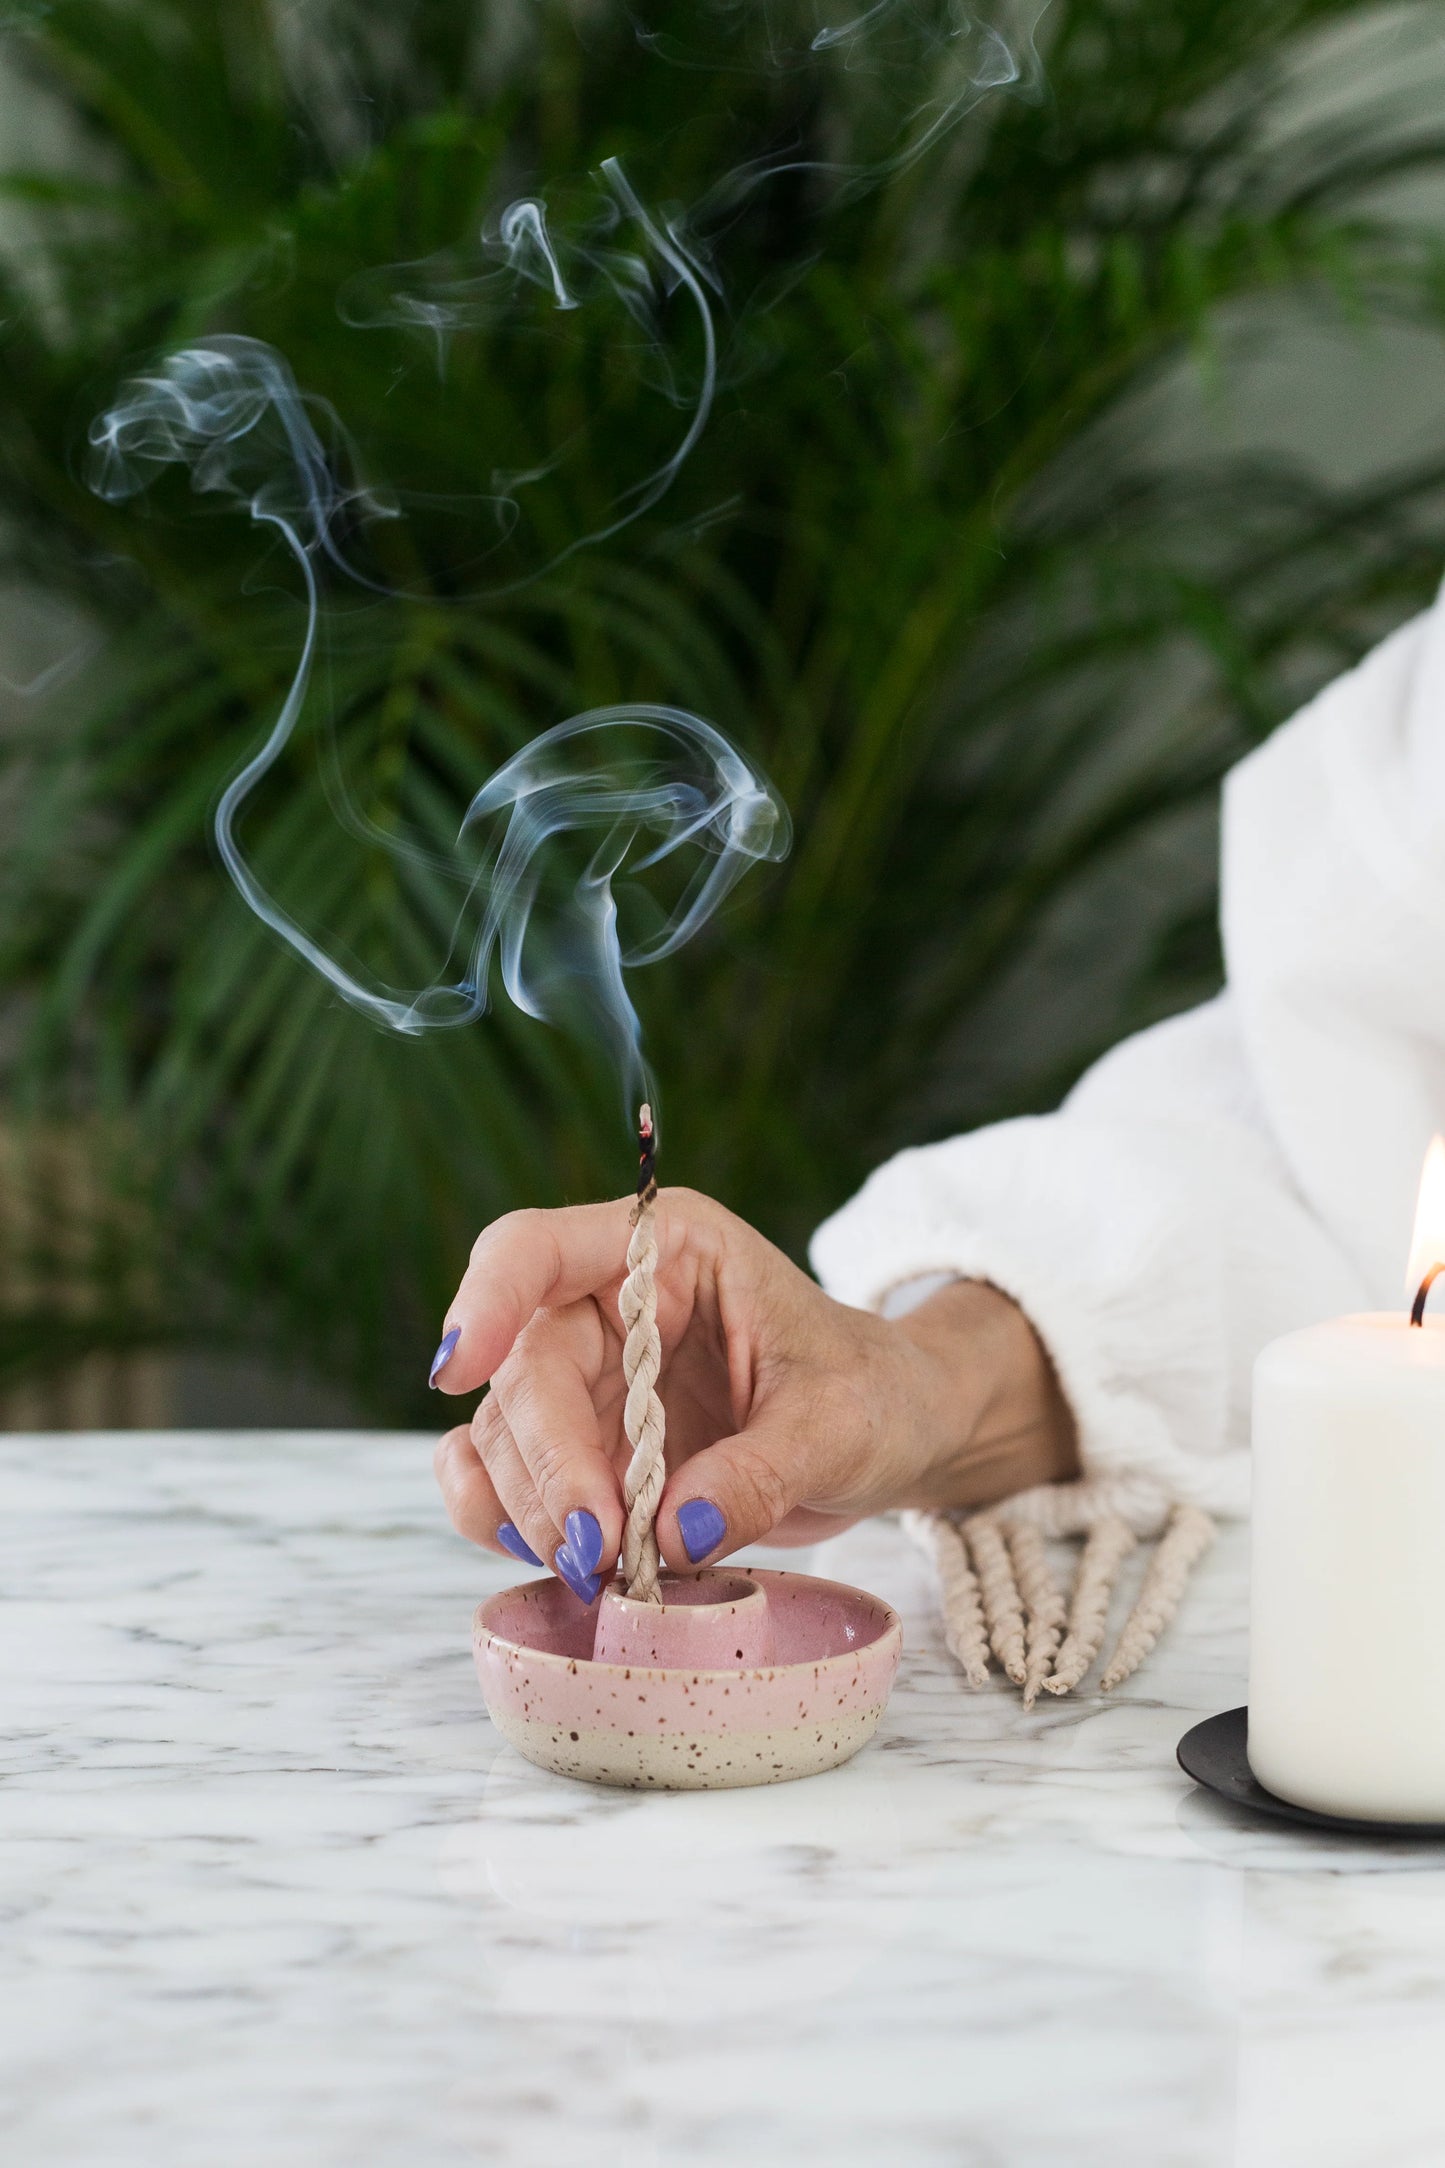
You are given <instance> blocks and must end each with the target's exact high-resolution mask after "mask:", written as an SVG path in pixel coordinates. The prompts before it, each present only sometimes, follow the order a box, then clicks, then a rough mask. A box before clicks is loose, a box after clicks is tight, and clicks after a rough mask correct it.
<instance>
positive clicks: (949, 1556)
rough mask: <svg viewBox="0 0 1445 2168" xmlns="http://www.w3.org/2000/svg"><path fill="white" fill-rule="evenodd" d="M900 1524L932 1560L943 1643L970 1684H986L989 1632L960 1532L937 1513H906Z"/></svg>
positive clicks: (976, 1578)
mask: <svg viewBox="0 0 1445 2168" xmlns="http://www.w3.org/2000/svg"><path fill="white" fill-rule="evenodd" d="M903 1526H904V1529H905V1531H906V1532H907V1533H908V1534H909V1535H910V1536H911V1537H912V1538H913V1540H914V1542H915V1543H917V1544H919V1545H920V1546H921V1547H922V1548H923V1549H924V1550H926V1551H927V1553H928V1555H929V1557H930V1558H931V1559H932V1560H933V1566H934V1571H935V1572H936V1573H937V1575H938V1588H939V1594H940V1595H941V1597H942V1599H943V1640H944V1646H945V1647H946V1648H947V1650H948V1652H949V1654H950V1655H951V1656H953V1657H955V1658H956V1659H957V1661H958V1663H959V1665H960V1667H961V1669H962V1671H963V1675H964V1677H965V1678H966V1679H967V1681H968V1683H969V1685H970V1686H973V1687H978V1686H987V1684H988V1635H987V1633H986V1632H985V1630H984V1623H983V1604H982V1603H981V1601H980V1600H979V1592H978V1576H977V1575H976V1574H975V1572H974V1570H973V1568H972V1566H971V1565H970V1564H969V1562H968V1545H967V1544H966V1543H965V1542H964V1540H963V1536H962V1533H961V1532H960V1530H959V1529H957V1528H956V1527H955V1526H954V1524H953V1522H952V1521H948V1520H944V1519H943V1517H942V1516H941V1515H940V1514H936V1513H912V1512H909V1513H905V1514H904V1515H903Z"/></svg>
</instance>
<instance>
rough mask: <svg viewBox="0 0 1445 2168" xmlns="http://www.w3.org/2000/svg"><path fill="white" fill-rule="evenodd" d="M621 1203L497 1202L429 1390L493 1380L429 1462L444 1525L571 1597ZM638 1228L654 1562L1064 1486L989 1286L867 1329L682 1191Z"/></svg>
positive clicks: (590, 1523) (615, 1510)
mask: <svg viewBox="0 0 1445 2168" xmlns="http://www.w3.org/2000/svg"><path fill="white" fill-rule="evenodd" d="M628 1212H629V1205H628V1204H627V1203H626V1202H619V1203H616V1204H596V1205H580V1206H576V1207H573V1208H571V1209H569V1210H565V1211H559V1212H514V1213H511V1214H509V1215H508V1217H507V1218H505V1219H501V1220H498V1221H497V1222H496V1223H495V1225H493V1226H491V1227H489V1228H488V1229H487V1230H486V1232H485V1233H484V1234H483V1235H482V1236H481V1237H480V1238H479V1240H478V1242H477V1244H476V1247H475V1249H474V1250H473V1252H472V1259H471V1263H470V1265H469V1266H468V1268H467V1273H466V1277H465V1278H464V1280H463V1281H462V1284H461V1286H460V1288H459V1289H458V1290H457V1295H456V1299H455V1301H454V1302H453V1303H452V1305H451V1308H450V1310H449V1311H448V1313H447V1320H446V1337H444V1338H443V1343H442V1348H441V1349H439V1350H438V1357H439V1364H440V1367H439V1369H437V1370H436V1371H434V1382H435V1383H436V1384H438V1385H439V1386H440V1387H441V1388H442V1390H443V1391H444V1392H448V1393H469V1392H474V1391H475V1390H476V1389H477V1388H478V1387H479V1386H481V1385H485V1384H488V1383H490V1386H491V1390H490V1392H489V1393H488V1394H487V1396H486V1398H485V1399H484V1400H483V1401H482V1402H481V1404H480V1406H479V1407H478V1408H477V1410H476V1412H475V1414H474V1415H473V1417H472V1419H471V1422H470V1423H469V1424H462V1425H460V1426H459V1427H458V1428H457V1429H455V1430H452V1431H449V1432H448V1433H447V1435H446V1437H445V1438H443V1439H442V1441H441V1444H440V1445H439V1446H438V1448H437V1475H438V1478H439V1480H440V1482H441V1486H442V1491H443V1493H444V1495H445V1498H446V1503H447V1511H448V1512H449V1514H450V1515H451V1518H452V1521H453V1523H454V1524H455V1526H456V1527H457V1528H458V1529H459V1530H460V1531H461V1533H462V1534H463V1535H465V1536H469V1537H470V1538H471V1539H472V1540H473V1542H476V1543H482V1544H486V1545H489V1546H491V1547H492V1548H494V1549H499V1550H505V1551H510V1552H512V1553H513V1555H516V1556H526V1555H528V1553H529V1552H530V1554H531V1555H532V1556H533V1557H534V1559H535V1561H536V1562H537V1563H539V1564H540V1563H541V1562H542V1560H544V1559H545V1560H549V1561H551V1562H552V1563H553V1564H554V1566H555V1568H556V1570H557V1572H558V1573H560V1574H561V1575H562V1577H563V1578H564V1579H565V1580H566V1581H567V1582H568V1583H569V1585H570V1586H572V1587H573V1588H574V1589H575V1590H576V1591H577V1593H578V1594H579V1595H580V1596H582V1597H583V1598H584V1599H585V1600H587V1601H590V1600H591V1598H592V1596H593V1595H594V1594H595V1593H596V1589H597V1585H598V1577H599V1575H601V1574H603V1573H605V1572H607V1571H609V1570H610V1568H611V1567H612V1566H613V1564H614V1563H615V1561H616V1558H617V1553H618V1549H619V1546H620V1544H621V1539H622V1525H623V1518H624V1509H623V1503H622V1476H623V1471H624V1470H625V1468H626V1466H627V1461H628V1458H629V1451H630V1449H629V1447H628V1444H627V1440H626V1437H625V1435H624V1432H623V1428H622V1407H623V1400H624V1392H623V1381H622V1340H623V1331H622V1324H621V1320H620V1318H619V1316H618V1312H617V1294H618V1289H619V1287H620V1285H621V1283H622V1279H623V1275H624V1271H625V1264H624V1259H625V1256H626V1250H627V1239H628V1233H629V1225H628ZM656 1233H657V1246H658V1262H657V1323H658V1329H659V1332H660V1334H661V1339H662V1375H661V1378H660V1380H659V1391H660V1392H661V1394H662V1398H663V1402H664V1404H665V1406H666V1409H667V1461H668V1478H667V1485H666V1488H665V1489H664V1491H663V1494H662V1502H661V1504H660V1506H659V1508H658V1514H657V1539H658V1544H659V1547H660V1549H661V1552H662V1555H663V1558H664V1559H665V1560H666V1562H667V1564H668V1565H669V1566H671V1567H674V1568H676V1569H686V1568H687V1567H688V1566H690V1565H698V1564H700V1563H701V1562H702V1561H703V1560H704V1559H714V1558H717V1557H720V1556H723V1555H725V1554H726V1553H728V1552H730V1551H734V1550H737V1549H738V1548H740V1547H741V1546H742V1545H744V1544H748V1543H755V1542H757V1541H759V1540H760V1539H762V1538H764V1537H766V1538H767V1539H768V1540H770V1541H771V1542H774V1543H811V1542H816V1541H817V1540H818V1539H819V1538H821V1537H822V1536H825V1535H829V1534H832V1533H835V1532H836V1531H837V1530H838V1529H839V1528H842V1527H846V1526H847V1525H848V1524H849V1523H850V1522H851V1521H855V1520H858V1519H859V1518H861V1517H862V1516H863V1515H864V1514H868V1513H875V1512H879V1511H882V1510H883V1509H884V1508H886V1507H890V1506H901V1505H919V1506H934V1507H944V1506H973V1505H985V1504H988V1503H990V1502H991V1501H992V1500H993V1499H995V1498H998V1497H1002V1496H1005V1495H1006V1494H1007V1493H1009V1492H1011V1491H1013V1490H1017V1489H1019V1488H1021V1487H1022V1486H1024V1485H1026V1484H1032V1483H1042V1482H1048V1481H1052V1480H1056V1479H1059V1478H1062V1477H1066V1476H1069V1475H1072V1474H1075V1473H1077V1467H1076V1463H1075V1456H1074V1443H1073V1425H1072V1421H1071V1419H1070V1417H1069V1414H1068V1410H1067V1407H1066V1406H1065V1403H1064V1401H1063V1397H1062V1395H1061V1393H1060V1392H1059V1388H1058V1384H1057V1381H1056V1380H1055V1378H1054V1375H1053V1371H1052V1369H1051V1368H1050V1365H1049V1363H1048V1360H1047V1358H1046V1356H1045V1355H1044V1352H1043V1350H1042V1348H1041V1347H1040V1345H1039V1342H1038V1340H1037V1338H1036V1337H1035V1335H1034V1333H1033V1330H1032V1328H1031V1327H1030V1326H1029V1324H1028V1321H1027V1319H1026V1318H1025V1317H1024V1316H1023V1313H1022V1312H1021V1311H1020V1310H1019V1309H1018V1308H1017V1307H1016V1305H1015V1304H1014V1303H1012V1302H1010V1301H1009V1300H1008V1298H1007V1297H1006V1296H1004V1295H1001V1294H999V1293H998V1291H997V1290H996V1289H994V1288H992V1287H988V1286H985V1285H983V1284H981V1283H978V1282H970V1281H963V1282H959V1283H958V1284H957V1285H955V1286H951V1287H947V1288H945V1289H943V1290H942V1292H941V1293H939V1294H937V1295H935V1296H933V1297H932V1298H931V1299H930V1300H929V1301H928V1302H926V1303H924V1304H923V1305H922V1306H921V1307H920V1308H919V1309H917V1310H915V1311H913V1312H912V1313H911V1314H910V1315H909V1316H908V1317H906V1318H903V1319H901V1320H899V1321H898V1322H896V1323H888V1322H885V1321H884V1320H883V1319H881V1318H878V1317H875V1316H873V1315H871V1314H870V1313H869V1312H867V1311H863V1310H852V1309H848V1308H846V1307H845V1306H844V1305H843V1304H842V1303H838V1302H834V1301H833V1300H832V1299H831V1298H830V1297H829V1296H827V1295H825V1294H824V1293H823V1291H822V1290H821V1288H819V1287H817V1286H816V1285H815V1284H814V1282H813V1281H812V1280H810V1279H809V1278H808V1277H807V1275H806V1274H805V1273H802V1272H800V1271H799V1270H798V1268H797V1266H796V1265H794V1264H792V1263H790V1262H789V1260H788V1259H787V1258H786V1257H784V1255H783V1254H782V1252H781V1251H780V1250H777V1249H775V1248H774V1247H773V1245H772V1244H771V1243H770V1242H767V1241H765V1240H764V1238H763V1237H762V1236H761V1235H760V1234H758V1233H756V1232H755V1230H754V1229H753V1228H751V1227H749V1226H748V1225H747V1224H746V1222H745V1221H743V1220H740V1219H737V1218H735V1217H734V1216H733V1214H732V1213H731V1212H727V1211H725V1210H724V1209H723V1208H722V1206H721V1205H718V1204H715V1203H714V1202H713V1201H712V1199H711V1198H708V1197H704V1196H700V1195H699V1194H698V1193H697V1192H696V1191H694V1190H686V1189H664V1190H662V1191H661V1192H660V1193H659V1195H658V1201H657V1217H656ZM452 1334H455V1335H456V1338H455V1340H454V1342H453V1345H452V1348H451V1351H450V1353H449V1354H448V1353H445V1350H446V1344H447V1337H449V1336H450V1335H452ZM519 1538H520V1542H519V1540H518V1539H519Z"/></svg>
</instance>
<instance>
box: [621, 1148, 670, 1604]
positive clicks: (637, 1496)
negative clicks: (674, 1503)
mask: <svg viewBox="0 0 1445 2168" xmlns="http://www.w3.org/2000/svg"><path fill="white" fill-rule="evenodd" d="M656 1206H657V1140H656V1136H655V1134H654V1130H653V1125H652V1109H651V1107H649V1106H644V1107H643V1108H642V1109H641V1111H640V1112H639V1114H638V1117H637V1202H636V1204H635V1205H634V1206H633V1207H632V1238H631V1240H630V1241H629V1243H628V1245H627V1277H626V1279H625V1280H624V1281H623V1283H622V1287H621V1290H620V1292H619V1294H618V1297H617V1307H618V1310H619V1311H620V1313H621V1316H622V1323H623V1326H624V1327H625V1329H626V1334H627V1337H626V1339H625V1340H624V1342H623V1346H622V1375H623V1377H624V1379H625V1380H626V1382H627V1401H626V1405H625V1406H624V1408H623V1411H622V1427H623V1429H624V1430H625V1431H626V1433H627V1442H628V1444H629V1445H630V1446H631V1447H632V1458H631V1460H630V1461H629V1462H628V1464H627V1473H626V1475H625V1476H624V1477H623V1480H622V1497H623V1502H624V1503H625V1505H626V1507H627V1525H626V1527H625V1528H624V1529H623V1531H622V1578H623V1580H624V1581H625V1582H626V1584H627V1593H628V1595H629V1596H631V1597H633V1598H634V1599H635V1600H636V1601H637V1602H639V1603H661V1601H662V1591H661V1589H660V1588H659V1587H658V1576H659V1574H660V1572H661V1561H660V1559H659V1556H658V1550H657V1536H656V1533H655V1531H654V1528H653V1522H654V1521H655V1520H656V1518H657V1505H658V1500H659V1499H660V1498H661V1496H662V1486H663V1484H664V1482H665V1481H666V1479H667V1467H666V1463H665V1460H664V1454H663V1448H664V1445H665V1443H666V1437H667V1425H666V1418H665V1416H664V1415H663V1412H662V1402H661V1401H660V1400H659V1398H658V1397H657V1374H658V1372H659V1370H660V1369H661V1368H662V1341H661V1339H660V1337H659V1335H658V1330H657V1230H656V1225H655V1220H656Z"/></svg>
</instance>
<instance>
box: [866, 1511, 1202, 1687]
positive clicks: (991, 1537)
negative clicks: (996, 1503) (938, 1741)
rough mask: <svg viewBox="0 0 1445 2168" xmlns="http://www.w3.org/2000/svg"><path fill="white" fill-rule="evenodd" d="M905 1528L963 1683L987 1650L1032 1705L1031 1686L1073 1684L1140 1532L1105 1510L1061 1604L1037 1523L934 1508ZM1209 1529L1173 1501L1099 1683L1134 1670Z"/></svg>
mask: <svg viewBox="0 0 1445 2168" xmlns="http://www.w3.org/2000/svg"><path fill="white" fill-rule="evenodd" d="M903 1521H904V1527H905V1528H906V1530H907V1531H908V1533H909V1534H910V1535H912V1536H913V1537H914V1538H915V1540H917V1541H918V1542H919V1543H921V1544H922V1545H923V1547H924V1548H925V1549H926V1550H928V1552H929V1553H930V1554H931V1556H932V1558H933V1561H934V1565H935V1568H936V1570H937V1572H938V1578H939V1586H940V1593H941V1595H942V1598H943V1611H944V1641H945V1644H946V1645H947V1647H948V1649H949V1650H950V1652H951V1653H952V1655H953V1656H955V1657H956V1658H957V1660H958V1663H959V1665H960V1666H961V1668H962V1670H963V1673H964V1676H965V1677H966V1678H967V1680H968V1683H969V1685H970V1686H975V1687H977V1686H984V1685H986V1684H987V1682H988V1665H989V1657H990V1654H992V1655H993V1657H994V1658H995V1659H996V1660H997V1661H998V1663H999V1664H1000V1665H1001V1666H1002V1668H1003V1670H1004V1671H1005V1672H1006V1673H1007V1674H1008V1676H1009V1678H1010V1679H1012V1680H1013V1682H1014V1684H1015V1685H1017V1686H1020V1687H1022V1689H1023V1698H1024V1707H1025V1708H1026V1709H1031V1708H1032V1707H1033V1706H1034V1703H1035V1701H1036V1700H1037V1698H1038V1695H1039V1692H1040V1689H1041V1688H1046V1689H1047V1690H1048V1692H1049V1693H1051V1694H1068V1693H1072V1691H1073V1690H1074V1688H1075V1687H1076V1686H1078V1685H1079V1684H1080V1682H1081V1681H1082V1680H1083V1678H1084V1677H1085V1675H1086V1673H1087V1672H1088V1670H1089V1668H1090V1666H1091V1665H1092V1664H1093V1662H1094V1659H1095V1657H1096V1656H1097V1655H1098V1653H1099V1650H1100V1648H1101V1646H1102V1644H1103V1639H1104V1630H1105V1627H1106V1625H1107V1623H1108V1617H1109V1606H1110V1604H1111V1602H1112V1600H1113V1596H1114V1592H1115V1589H1116V1587H1117V1584H1118V1579H1119V1572H1120V1569H1121V1567H1122V1566H1123V1564H1124V1561H1125V1560H1126V1559H1127V1558H1128V1556H1129V1555H1130V1553H1131V1552H1132V1551H1133V1550H1134V1548H1135V1546H1136V1544H1137V1542H1138V1538H1137V1537H1136V1536H1135V1534H1134V1532H1133V1530H1132V1529H1131V1528H1130V1527H1129V1525H1128V1523H1127V1522H1125V1521H1123V1520H1120V1519H1119V1518H1118V1517H1117V1516H1115V1515H1105V1516H1104V1517H1103V1518H1102V1519H1100V1520H1098V1521H1096V1522H1095V1523H1094V1524H1093V1525H1092V1526H1091V1527H1089V1528H1088V1529H1087V1531H1086V1540H1085V1542H1084V1547H1083V1551H1082V1554H1081V1556H1080V1559H1079V1567H1078V1572H1077V1574H1076V1576H1075V1581H1074V1589H1073V1594H1072V1597H1071V1598H1070V1601H1069V1603H1068V1605H1067V1606H1065V1603H1064V1597H1063V1592H1062V1590H1061V1589H1060V1588H1059V1586H1058V1583H1057V1582H1056V1581H1055V1579H1054V1576H1053V1573H1052V1570H1051V1569H1050V1566H1049V1561H1048V1553H1047V1551H1046V1549H1045V1547H1044V1540H1043V1537H1042V1534H1041V1533H1040V1531H1039V1530H1038V1529H1037V1528H1035V1527H1034V1526H1033V1524H1032V1523H1031V1522H1028V1521H1024V1520H1022V1519H1020V1518H1014V1519H1009V1518H1007V1517H1006V1516H1005V1515H1004V1514H1002V1513H994V1512H991V1513H976V1514H973V1515H971V1516H970V1517H969V1518H968V1519H967V1520H966V1521H965V1522H964V1523H963V1525H962V1527H959V1526H958V1525H957V1524H956V1523H955V1522H953V1521H951V1520H948V1519H946V1518H944V1517H942V1516H938V1515H933V1514H923V1513H906V1514H905V1515H904V1516H903ZM1215 1534H1216V1529H1215V1525H1214V1523H1213V1521H1212V1520H1211V1519H1210V1517H1209V1515H1208V1514H1207V1513H1205V1512H1203V1511H1201V1509H1200V1508H1199V1507H1198V1506H1191V1505H1181V1506H1176V1507H1175V1508H1174V1510H1173V1512H1172V1513H1171V1515H1170V1517H1169V1521H1168V1524H1167V1525H1166V1527H1165V1530H1164V1532H1163V1534H1162V1536H1161V1537H1160V1539H1159V1542H1158V1545H1157V1547H1156V1549H1155V1552H1154V1556H1153V1558H1152V1559H1151V1560H1150V1562H1149V1567H1148V1570H1147V1572H1146V1573H1145V1575H1144V1579H1143V1582H1142V1584H1141V1586H1140V1589H1139V1594H1138V1596H1137V1598H1136V1600H1135V1603H1134V1607H1133V1609H1132V1610H1131V1611H1130V1613H1129V1616H1128V1618H1127V1619H1126V1621H1125V1623H1124V1626H1123V1630H1122V1631H1121V1633H1120V1635H1119V1639H1118V1641H1117V1643H1116V1644H1115V1648H1114V1653H1113V1655H1112V1656H1111V1657H1110V1658H1109V1659H1108V1662H1107V1664H1106V1666H1105V1669H1104V1674H1103V1677H1102V1679H1101V1680H1100V1682H1099V1683H1100V1687H1101V1689H1102V1691H1103V1692H1105V1693H1110V1692H1112V1691H1113V1689H1114V1688H1115V1687H1116V1686H1120V1685H1122V1684H1123V1682H1124V1680H1125V1679H1127V1678H1129V1677H1131V1676H1132V1674H1133V1673H1134V1672H1135V1671H1137V1669H1138V1668H1139V1666H1140V1664H1141V1663H1142V1662H1143V1661H1144V1659H1145V1657H1146V1656H1147V1655H1148V1654H1149V1652H1150V1651H1151V1649H1152V1648H1153V1647H1154V1645H1155V1643H1156V1642H1157V1641H1158V1639H1159V1637H1160V1635H1161V1634H1162V1633H1163V1631H1164V1629H1165V1627H1166V1626H1167V1625H1168V1624H1169V1621H1170V1620H1171V1619H1172V1618H1173V1616H1174V1614H1175V1612H1176V1611H1177V1610H1178V1608H1179V1604H1180V1600H1181V1598H1182V1596H1183V1594H1184V1590H1185V1587H1186V1585H1187V1583H1188V1580H1189V1575H1190V1573H1191V1572H1192V1570H1193V1568H1194V1566H1195V1565H1196V1564H1197V1563H1198V1561H1199V1560H1200V1559H1201V1558H1202V1557H1203V1555H1204V1553H1205V1552H1206V1551H1207V1550H1208V1548H1209V1546H1210V1544H1211V1543H1212V1542H1213V1541H1214V1537H1215Z"/></svg>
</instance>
